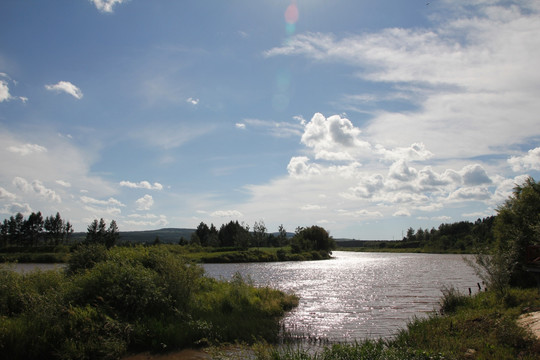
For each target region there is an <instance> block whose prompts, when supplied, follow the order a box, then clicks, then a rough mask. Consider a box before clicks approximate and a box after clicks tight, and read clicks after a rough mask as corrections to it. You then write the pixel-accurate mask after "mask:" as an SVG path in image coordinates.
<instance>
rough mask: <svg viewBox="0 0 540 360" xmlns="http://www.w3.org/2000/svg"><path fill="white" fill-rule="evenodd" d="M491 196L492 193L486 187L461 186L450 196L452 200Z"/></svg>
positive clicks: (485, 198)
mask: <svg viewBox="0 0 540 360" xmlns="http://www.w3.org/2000/svg"><path fill="white" fill-rule="evenodd" d="M490 198H491V193H490V192H489V190H488V189H487V188H485V187H478V186H475V187H463V188H459V189H457V190H456V191H454V192H453V193H451V194H450V196H449V197H448V199H449V200H451V201H462V200H480V201H482V200H489V199H490Z"/></svg>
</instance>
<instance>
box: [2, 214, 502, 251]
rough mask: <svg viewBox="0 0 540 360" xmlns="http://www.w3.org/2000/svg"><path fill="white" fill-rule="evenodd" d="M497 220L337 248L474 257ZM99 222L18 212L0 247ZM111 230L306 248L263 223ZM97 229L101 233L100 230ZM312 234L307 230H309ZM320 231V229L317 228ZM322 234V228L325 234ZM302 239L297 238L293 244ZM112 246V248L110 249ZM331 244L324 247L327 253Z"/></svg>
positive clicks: (92, 230) (123, 238)
mask: <svg viewBox="0 0 540 360" xmlns="http://www.w3.org/2000/svg"><path fill="white" fill-rule="evenodd" d="M494 221H495V216H490V217H487V218H484V219H478V220H476V221H475V222H474V223H473V222H469V221H460V222H455V223H451V224H441V225H440V226H439V227H438V228H437V229H436V228H432V229H430V230H429V229H422V228H419V229H417V230H415V229H413V228H412V227H411V228H409V229H408V230H407V232H406V235H405V236H404V237H403V239H402V240H401V241H366V240H348V239H338V240H335V243H336V244H337V246H338V247H341V248H351V247H354V248H365V249H380V250H383V249H385V250H392V249H396V250H399V249H410V250H411V251H423V252H474V251H476V250H477V248H478V247H485V246H488V247H489V246H490V245H491V244H493V242H494V234H493V224H494ZM104 225H105V224H104V223H103V220H101V221H100V222H99V223H98V222H97V220H94V222H93V223H91V224H90V225H89V226H88V231H87V232H86V233H82V232H80V233H74V232H73V227H72V226H71V224H70V223H69V221H65V220H64V219H62V217H61V215H60V214H59V213H56V215H54V216H53V215H51V216H47V217H43V215H42V214H41V212H37V213H32V214H30V215H29V216H28V217H27V218H25V217H24V216H23V215H22V214H21V213H17V214H16V215H13V216H11V217H10V218H8V219H4V221H3V222H2V223H1V224H0V248H6V247H37V246H51V245H53V246H54V245H71V244H76V243H80V242H85V241H88V240H91V239H93V238H94V237H95V236H96V234H98V235H97V236H99V234H100V233H101V232H103V233H108V232H111V226H109V228H108V229H107V228H105V226H104ZM111 225H112V227H113V230H112V233H113V234H114V242H115V243H116V244H130V243H143V244H159V243H169V244H170V243H175V244H179V245H190V244H192V245H200V246H203V247H236V248H241V249H247V248H249V247H281V246H289V245H291V246H293V247H294V248H295V249H293V250H298V249H296V248H305V247H307V245H306V244H302V242H301V240H300V241H292V239H293V238H295V235H298V234H299V233H300V232H302V231H303V230H306V229H305V228H301V227H299V228H297V229H296V231H295V233H290V232H287V231H286V230H285V228H284V227H283V226H282V225H281V226H280V227H279V228H278V231H277V232H274V233H269V232H268V231H267V229H266V226H265V224H264V222H263V221H262V220H261V221H259V222H255V224H254V226H253V228H252V229H250V227H249V225H246V224H244V223H239V222H238V221H230V222H229V223H227V224H223V225H221V227H220V228H219V229H217V228H216V227H215V226H214V225H213V224H210V226H208V225H207V224H205V223H204V222H201V223H200V224H199V226H197V228H196V229H173V228H169V229H160V230H148V231H127V232H122V233H120V231H119V230H118V228H117V227H116V223H115V222H114V220H113V221H112V222H111ZM100 228H101V230H100ZM307 229H311V228H307ZM321 229H322V228H321ZM323 230H324V229H323ZM299 239H300V237H298V236H296V238H295V240H299ZM91 241H92V240H91ZM109 245H110V244H109ZM332 246H333V245H328V244H325V245H324V246H323V247H325V248H330V247H332Z"/></svg>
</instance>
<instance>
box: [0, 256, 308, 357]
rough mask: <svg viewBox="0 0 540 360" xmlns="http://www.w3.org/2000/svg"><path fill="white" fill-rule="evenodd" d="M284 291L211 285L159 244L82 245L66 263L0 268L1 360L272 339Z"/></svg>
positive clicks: (285, 300) (287, 301)
mask: <svg viewBox="0 0 540 360" xmlns="http://www.w3.org/2000/svg"><path fill="white" fill-rule="evenodd" d="M297 301H298V299H297V298H296V297H294V296H292V295H287V294H284V293H282V292H279V291H276V290H272V289H268V288H255V287H254V286H252V285H251V284H250V283H249V281H245V280H244V279H242V278H241V277H240V276H236V277H235V278H234V279H233V281H231V282H225V281H217V280H213V279H209V278H207V277H205V276H204V273H203V270H202V268H200V267H199V266H197V265H194V264H191V263H189V262H187V261H186V260H184V259H183V258H182V257H179V256H177V255H174V254H172V253H171V252H169V251H167V250H165V249H164V248H161V247H136V248H114V249H111V250H105V249H100V248H95V247H91V248H90V247H81V248H80V249H78V251H77V252H76V253H75V254H73V256H72V258H71V260H70V263H69V264H68V268H67V270H66V271H65V272H62V271H47V272H39V271H38V272H33V273H25V274H18V273H15V272H13V271H11V270H9V269H7V268H0V359H109V358H110V359H115V358H119V357H120V356H121V355H122V354H124V353H126V352H127V351H137V350H170V349H175V348H180V347H187V346H190V347H193V346H197V345H203V344H212V343H216V342H220V341H231V342H233V341H240V340H241V341H254V340H256V339H265V340H268V341H272V340H274V339H275V338H276V337H277V334H278V331H279V317H280V316H281V315H282V314H283V312H284V311H286V310H287V309H290V308H292V307H293V306H295V305H296V304H297Z"/></svg>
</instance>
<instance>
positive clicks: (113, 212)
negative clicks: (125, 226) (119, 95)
mask: <svg viewBox="0 0 540 360" xmlns="http://www.w3.org/2000/svg"><path fill="white" fill-rule="evenodd" d="M84 210H86V211H88V212H90V213H91V214H92V217H94V218H95V217H103V214H106V215H109V216H118V215H120V214H121V213H122V210H120V209H119V208H116V207H109V206H108V207H106V208H103V207H100V208H96V207H93V206H90V205H85V206H84Z"/></svg>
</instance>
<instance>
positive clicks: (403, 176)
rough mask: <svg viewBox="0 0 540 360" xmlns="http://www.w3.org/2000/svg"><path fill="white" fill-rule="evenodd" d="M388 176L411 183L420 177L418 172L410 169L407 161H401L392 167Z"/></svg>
mask: <svg viewBox="0 0 540 360" xmlns="http://www.w3.org/2000/svg"><path fill="white" fill-rule="evenodd" d="M388 175H389V176H390V177H391V178H393V179H396V180H399V181H411V180H414V179H416V178H417V177H418V171H416V169H415V168H413V167H409V166H408V165H407V162H406V161H404V160H399V161H396V162H395V163H393V164H392V166H390V169H389V171H388Z"/></svg>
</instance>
